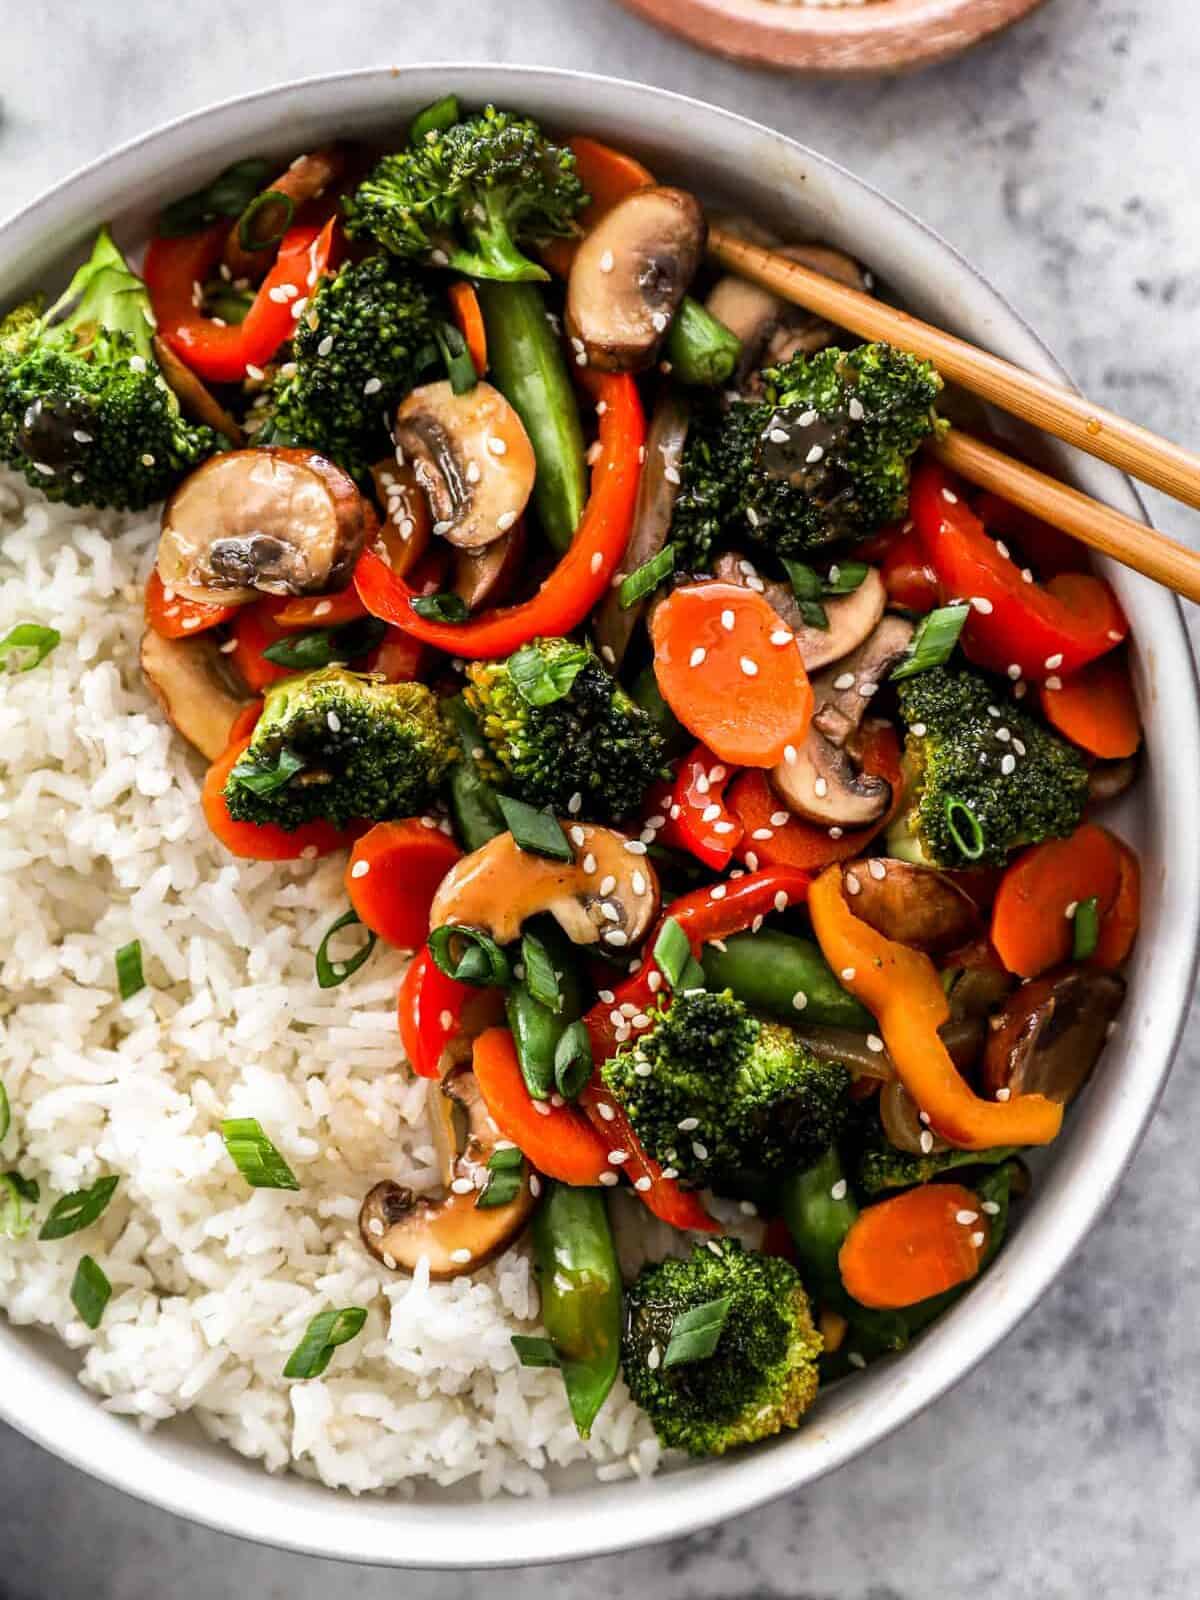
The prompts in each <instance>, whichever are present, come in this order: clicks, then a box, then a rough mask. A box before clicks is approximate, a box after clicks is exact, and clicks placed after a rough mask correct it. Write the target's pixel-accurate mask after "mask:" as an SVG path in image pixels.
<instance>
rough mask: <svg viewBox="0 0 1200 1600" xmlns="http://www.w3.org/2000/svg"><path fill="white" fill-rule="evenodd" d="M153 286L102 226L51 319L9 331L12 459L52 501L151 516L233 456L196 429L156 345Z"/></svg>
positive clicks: (1, 377) (1, 336)
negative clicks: (196, 471)
mask: <svg viewBox="0 0 1200 1600" xmlns="http://www.w3.org/2000/svg"><path fill="white" fill-rule="evenodd" d="M153 329H154V315H153V312H152V311H151V309H150V297H149V295H148V294H147V292H146V287H145V285H144V284H143V282H142V280H141V279H140V278H139V277H137V276H136V275H135V274H134V273H132V272H131V271H130V270H129V267H128V265H127V263H126V261H125V258H124V256H122V254H121V252H120V251H119V250H118V249H117V247H116V245H115V244H114V243H113V241H112V239H111V237H110V236H109V233H108V230H107V229H106V228H102V229H101V231H100V233H99V235H98V236H97V239H96V243H95V245H94V246H93V249H92V254H91V256H90V257H89V259H88V260H87V261H86V262H85V263H84V264H83V266H81V267H80V268H79V270H78V272H76V274H75V276H74V277H73V278H72V279H71V281H70V283H69V284H68V285H67V287H66V289H65V291H64V292H63V294H62V295H61V296H60V298H59V299H58V300H56V301H55V303H54V305H52V306H51V307H50V309H49V311H47V312H45V314H44V315H43V314H42V309H41V303H40V301H37V300H33V301H27V302H26V303H25V304H24V305H20V306H18V307H17V308H16V309H15V310H14V311H11V312H10V313H9V314H8V316H7V317H5V319H4V321H3V322H2V323H0V460H3V461H5V462H6V463H7V464H8V465H9V466H10V467H15V468H16V469H17V471H18V472H21V473H23V474H24V476H25V478H26V479H27V481H28V482H29V483H31V484H33V485H34V487H35V488H38V489H41V490H42V491H43V492H44V493H45V494H46V496H47V497H48V498H49V499H51V500H65V501H66V503H67V504H68V505H73V506H86V505H92V506H116V507H117V508H118V509H122V510H124V509H132V510H140V509H141V508H142V507H143V506H148V505H150V504H152V503H153V502H154V501H155V500H161V499H162V497H163V496H164V495H165V494H166V493H167V491H168V490H169V489H170V488H171V487H172V485H173V484H174V483H175V482H176V481H177V480H178V479H179V478H180V477H182V476H183V474H184V473H185V472H187V471H188V470H189V469H190V468H192V467H194V466H195V465H196V464H197V463H198V462H200V461H203V460H204V459H205V457H206V456H210V455H212V454H213V452H214V451H216V450H218V449H220V448H221V441H220V439H219V437H218V435H217V434H215V433H214V432H213V430H212V429H211V428H205V427H200V426H198V425H196V424H194V423H191V422H188V421H187V420H186V419H185V418H184V416H183V415H182V413H181V412H180V409H179V401H178V400H177V399H176V397H175V394H174V391H173V390H172V389H171V388H170V386H169V385H168V383H167V381H166V379H165V378H164V377H163V375H162V372H161V371H160V370H159V365H158V362H157V361H156V360H155V357H154V350H153V345H152V343H151V340H152V335H153Z"/></svg>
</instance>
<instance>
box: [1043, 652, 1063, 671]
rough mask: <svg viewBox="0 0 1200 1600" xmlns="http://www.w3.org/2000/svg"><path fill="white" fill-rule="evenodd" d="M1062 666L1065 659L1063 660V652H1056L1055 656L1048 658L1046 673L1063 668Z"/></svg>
mask: <svg viewBox="0 0 1200 1600" xmlns="http://www.w3.org/2000/svg"><path fill="white" fill-rule="evenodd" d="M1062 664H1063V658H1062V651H1061V650H1058V651H1055V653H1054V655H1052V656H1047V657H1046V671H1047V672H1053V671H1054V670H1055V669H1056V668H1057V667H1061V666H1062Z"/></svg>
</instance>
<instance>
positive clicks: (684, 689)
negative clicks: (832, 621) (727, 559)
mask: <svg viewBox="0 0 1200 1600" xmlns="http://www.w3.org/2000/svg"><path fill="white" fill-rule="evenodd" d="M650 636H651V639H652V641H653V644H654V675H655V677H656V678H657V679H658V687H659V689H660V690H661V692H662V697H663V699H664V700H665V701H666V702H667V704H668V705H669V706H670V708H671V710H672V711H673V712H674V713H675V715H676V717H678V719H679V721H680V722H681V723H682V724H683V726H684V727H685V728H687V729H688V730H689V731H690V732H691V733H694V734H695V735H696V737H697V739H699V740H700V741H701V742H702V743H704V744H706V745H707V746H708V748H709V749H710V750H712V751H713V752H714V753H715V754H716V755H717V756H719V757H720V759H721V760H722V761H725V762H727V763H728V764H729V765H730V766H738V767H773V766H775V765H776V764H777V763H778V762H780V761H782V760H783V755H784V751H785V750H786V749H787V747H788V746H789V745H792V746H794V747H795V748H796V749H799V747H800V746H801V745H802V744H803V743H804V739H805V735H806V734H807V733H808V725H809V723H810V722H811V721H812V711H813V692H812V686H811V685H810V684H809V681H808V674H807V673H806V672H805V670H804V663H803V661H802V660H801V659H800V652H799V650H798V649H797V648H796V641H795V636H794V635H793V634H792V632H791V630H790V629H789V628H787V627H785V626H784V624H783V623H782V622H781V621H780V619H779V615H778V613H777V612H776V611H774V610H773V609H772V608H771V606H769V605H768V604H767V602H766V600H764V599H763V597H762V595H760V594H756V593H755V592H754V591H753V590H752V589H739V588H738V587H737V586H736V585H735V584H732V583H693V584H688V585H686V586H685V587H684V588H682V589H676V590H675V592H674V593H673V594H672V595H671V596H670V597H669V598H668V599H666V600H662V601H660V602H659V604H658V605H657V606H656V607H655V610H654V614H653V618H652V620H651V624H650Z"/></svg>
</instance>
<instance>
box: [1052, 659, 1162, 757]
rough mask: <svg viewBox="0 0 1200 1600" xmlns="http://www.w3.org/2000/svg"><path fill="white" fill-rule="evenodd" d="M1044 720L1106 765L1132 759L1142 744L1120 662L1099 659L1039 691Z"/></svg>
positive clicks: (1129, 686) (1129, 683) (1124, 667)
mask: <svg viewBox="0 0 1200 1600" xmlns="http://www.w3.org/2000/svg"><path fill="white" fill-rule="evenodd" d="M1038 692H1039V694H1040V696H1041V702H1042V715H1043V716H1044V717H1045V719H1046V721H1047V722H1048V723H1049V724H1050V725H1051V727H1053V728H1057V729H1058V731H1059V733H1061V734H1063V735H1064V736H1065V737H1066V738H1068V739H1070V741H1071V743H1072V744H1077V745H1078V746H1079V748H1080V749H1081V750H1086V751H1088V752H1089V754H1091V755H1094V756H1099V757H1100V758H1101V759H1102V760H1104V761H1115V760H1119V759H1120V758H1121V757H1122V756H1131V755H1132V754H1133V753H1134V751H1135V750H1136V749H1137V747H1138V745H1139V744H1141V742H1142V724H1141V719H1140V718H1139V716H1138V708H1137V701H1136V700H1135V699H1134V696H1133V683H1132V681H1131V679H1130V677H1129V668H1128V666H1127V665H1126V664H1125V662H1124V660H1123V659H1122V658H1121V657H1120V656H1101V657H1100V659H1099V661H1092V662H1090V663H1089V664H1088V665H1087V666H1086V667H1084V668H1082V669H1081V670H1080V671H1079V672H1075V673H1072V675H1071V676H1070V677H1069V678H1064V679H1063V680H1062V687H1061V688H1059V689H1050V688H1047V687H1045V686H1044V685H1043V686H1042V687H1041V689H1039V691H1038Z"/></svg>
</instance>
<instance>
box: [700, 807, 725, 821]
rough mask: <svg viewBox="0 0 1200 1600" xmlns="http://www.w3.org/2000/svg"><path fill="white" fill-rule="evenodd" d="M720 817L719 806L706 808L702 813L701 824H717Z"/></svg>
mask: <svg viewBox="0 0 1200 1600" xmlns="http://www.w3.org/2000/svg"><path fill="white" fill-rule="evenodd" d="M720 815H721V808H720V806H718V805H711V806H705V808H704V810H703V811H702V812H701V813H700V821H701V822H715V821H716V820H717V818H718V817H719V816H720Z"/></svg>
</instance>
